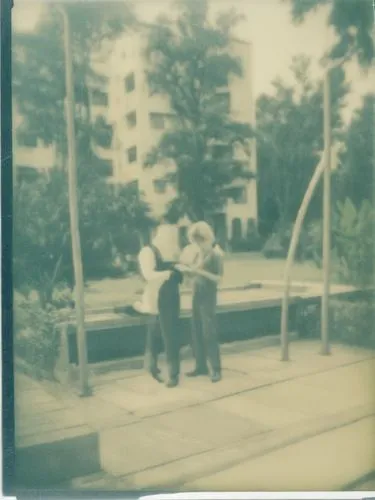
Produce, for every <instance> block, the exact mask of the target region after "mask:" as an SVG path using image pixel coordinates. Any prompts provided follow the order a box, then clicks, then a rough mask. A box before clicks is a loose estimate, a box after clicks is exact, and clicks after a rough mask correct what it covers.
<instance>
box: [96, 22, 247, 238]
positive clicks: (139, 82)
mask: <svg viewBox="0 0 375 500" xmlns="http://www.w3.org/2000/svg"><path fill="white" fill-rule="evenodd" d="M145 30H147V28H145ZM146 41H147V35H146V33H145V32H144V31H140V32H137V33H135V34H134V33H132V34H129V35H124V36H123V37H122V38H121V39H119V40H118V41H117V42H116V44H115V47H114V49H113V52H112V56H111V59H110V62H109V68H108V63H107V65H106V66H107V72H108V73H107V74H108V75H109V83H108V115H107V119H108V121H109V123H110V124H111V125H112V128H113V149H112V153H113V176H112V179H111V182H113V183H115V184H117V183H126V182H136V183H137V184H138V187H139V190H140V191H141V192H142V193H143V194H144V197H145V199H146V201H147V202H148V203H149V204H150V206H151V208H152V212H153V214H154V216H156V217H160V216H162V215H163V214H164V213H165V210H166V207H167V204H168V202H169V201H171V200H172V199H173V197H174V196H175V191H174V189H173V187H172V186H171V185H168V184H166V183H165V181H164V180H163V178H164V176H165V173H166V171H167V170H168V169H173V168H174V165H173V164H169V165H168V164H164V165H157V166H155V167H152V168H145V167H144V161H145V158H146V156H147V153H148V152H149V151H150V149H151V148H152V147H153V146H154V145H156V144H157V143H158V141H159V139H160V137H161V135H162V134H163V132H164V131H165V130H166V129H168V128H169V127H173V123H174V116H173V113H172V112H171V109H170V106H169V101H168V98H167V96H162V95H159V94H156V95H155V94H154V95H153V94H151V92H150V89H149V86H148V83H147V76H146V69H147V68H146V61H145V58H144V57H143V55H142V54H143V50H144V48H145V45H146ZM230 50H231V53H233V55H235V56H236V57H238V58H240V60H241V63H242V70H243V72H242V75H241V77H233V78H231V79H230V81H229V84H228V87H227V89H221V93H227V96H228V105H229V112H230V115H231V116H232V118H233V119H234V120H238V121H239V122H243V123H248V124H250V125H252V126H254V125H255V105H254V100H253V92H252V68H251V63H252V45H251V44H249V43H246V42H243V41H240V40H232V43H231V47H230ZM103 69H104V68H103ZM236 155H237V157H238V159H241V160H242V161H244V162H245V163H246V166H247V167H248V169H249V170H250V171H251V172H253V173H254V175H255V174H256V144H255V139H252V140H251V141H250V155H245V154H244V152H243V151H240V150H239V151H237V152H236ZM231 192H232V193H233V197H232V198H231V199H229V200H228V203H227V206H226V207H225V210H223V213H222V214H217V222H218V224H217V225H218V227H217V229H218V230H220V228H221V230H222V229H223V228H225V233H226V234H225V237H226V238H227V239H231V238H232V236H233V233H234V232H237V234H238V233H241V234H242V236H246V232H247V228H248V226H249V220H251V221H253V222H254V223H255V224H256V223H257V185H256V180H255V178H254V179H252V180H248V181H244V180H238V181H237V182H235V183H234V184H233V189H232V190H231ZM185 224H188V221H187V220H185V219H184V220H181V221H180V225H185Z"/></svg>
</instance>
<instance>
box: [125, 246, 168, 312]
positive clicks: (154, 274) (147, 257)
mask: <svg viewBox="0 0 375 500" xmlns="http://www.w3.org/2000/svg"><path fill="white" fill-rule="evenodd" d="M138 263H139V268H140V271H141V274H142V276H143V278H144V279H145V280H146V285H145V288H144V291H143V295H142V299H141V301H140V302H136V303H135V304H134V308H135V309H137V310H138V311H140V312H142V313H146V314H158V296H159V290H160V287H161V286H162V284H163V283H164V282H165V281H166V280H167V279H168V278H169V276H170V271H156V270H155V268H156V259H155V254H154V252H153V250H152V249H151V248H150V247H144V248H142V250H141V251H140V253H139V255H138Z"/></svg>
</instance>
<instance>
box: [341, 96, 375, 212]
mask: <svg viewBox="0 0 375 500" xmlns="http://www.w3.org/2000/svg"><path fill="white" fill-rule="evenodd" d="M374 106H375V95H374V94H367V95H366V96H364V98H363V102H362V106H361V107H360V108H359V109H357V110H356V111H355V113H354V115H353V118H352V121H351V123H350V125H349V129H348V131H347V134H346V135H345V150H344V152H343V154H342V158H341V162H340V163H341V168H340V170H339V171H338V173H337V176H338V179H337V182H338V185H339V189H338V191H339V192H338V194H339V197H340V199H341V200H342V201H343V200H345V199H346V198H347V197H348V198H350V199H351V200H352V202H353V203H354V204H355V205H356V207H357V208H359V207H360V206H361V204H362V202H363V201H364V200H368V201H369V202H374V198H373V197H374V137H373V135H374V134H373V129H374Z"/></svg>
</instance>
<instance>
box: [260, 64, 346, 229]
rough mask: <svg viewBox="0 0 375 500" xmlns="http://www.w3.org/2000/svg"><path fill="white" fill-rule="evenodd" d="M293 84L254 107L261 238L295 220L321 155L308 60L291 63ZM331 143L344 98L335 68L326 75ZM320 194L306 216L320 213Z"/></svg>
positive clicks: (317, 89) (338, 130)
mask: <svg viewBox="0 0 375 500" xmlns="http://www.w3.org/2000/svg"><path fill="white" fill-rule="evenodd" d="M291 71H292V75H293V80H294V81H293V84H291V85H288V84H286V83H284V82H282V81H280V80H276V81H275V82H274V83H273V94H272V95H261V96H260V97H259V99H258V101H257V133H258V137H259V138H258V147H257V149H258V192H259V216H260V231H261V232H262V233H263V235H265V236H267V235H268V234H269V233H270V232H272V231H273V230H274V229H276V227H277V226H278V227H279V228H281V230H282V231H285V228H288V227H290V225H291V224H292V222H293V221H294V220H295V217H296V214H297V211H298V208H299V206H300V204H301V201H302V199H303V196H304V193H305V191H306V188H307V186H308V183H309V181H310V179H311V177H312V175H313V172H314V169H315V167H316V165H317V163H318V161H319V157H320V154H321V151H322V149H323V112H322V103H323V96H322V86H321V82H319V81H314V80H313V79H312V78H311V75H310V60H309V59H308V58H307V57H305V56H301V55H300V56H297V57H295V58H293V61H292V65H291ZM332 82H333V83H332V126H333V137H334V138H340V136H341V135H340V134H342V128H343V123H342V121H341V117H340V111H341V109H342V106H343V104H344V99H345V96H346V94H347V92H348V89H349V88H348V85H347V84H346V83H345V74H344V71H343V70H342V69H341V68H336V69H334V70H333V71H332ZM320 206H321V203H320V194H319V192H318V193H317V195H316V196H315V199H314V202H313V204H312V207H311V208H310V212H309V213H310V216H317V215H319V213H320Z"/></svg>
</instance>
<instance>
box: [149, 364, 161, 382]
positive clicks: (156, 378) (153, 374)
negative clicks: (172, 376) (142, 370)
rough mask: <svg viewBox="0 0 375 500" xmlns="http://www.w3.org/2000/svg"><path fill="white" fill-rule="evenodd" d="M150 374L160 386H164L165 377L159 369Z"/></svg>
mask: <svg viewBox="0 0 375 500" xmlns="http://www.w3.org/2000/svg"><path fill="white" fill-rule="evenodd" d="M150 373H151V377H152V378H153V379H155V380H156V381H157V382H159V383H160V384H162V383H163V382H164V380H163V377H162V376H161V375H160V370H159V368H157V369H156V370H153V371H151V372H150Z"/></svg>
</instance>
